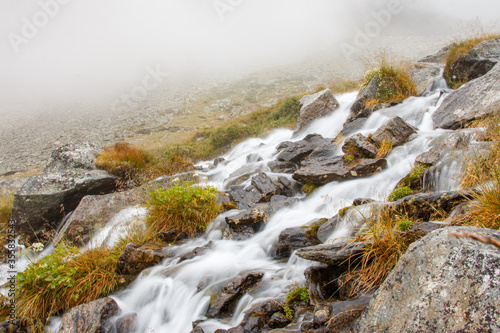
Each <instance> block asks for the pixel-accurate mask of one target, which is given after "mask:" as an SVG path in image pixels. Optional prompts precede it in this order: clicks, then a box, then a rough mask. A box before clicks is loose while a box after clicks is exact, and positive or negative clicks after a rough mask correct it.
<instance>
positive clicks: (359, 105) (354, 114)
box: [348, 75, 379, 122]
mask: <svg viewBox="0 0 500 333" xmlns="http://www.w3.org/2000/svg"><path fill="white" fill-rule="evenodd" d="M378 81H379V77H378V75H375V76H374V77H373V78H372V79H371V80H370V82H369V83H368V85H367V86H366V87H365V88H364V89H363V90H362V91H361V92H360V93H359V94H358V97H357V98H356V100H355V101H354V103H353V104H352V106H351V113H350V114H349V118H348V122H351V121H353V120H355V119H357V118H364V117H367V116H368V115H369V113H367V110H366V109H365V105H366V102H367V101H369V100H375V99H377V98H378Z"/></svg>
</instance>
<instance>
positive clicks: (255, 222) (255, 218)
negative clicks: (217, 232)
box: [226, 204, 269, 231]
mask: <svg viewBox="0 0 500 333" xmlns="http://www.w3.org/2000/svg"><path fill="white" fill-rule="evenodd" d="M268 207H269V204H257V205H256V206H254V207H253V208H251V209H247V210H245V211H243V212H241V213H238V214H236V215H233V216H228V217H226V223H227V224H228V225H229V227H230V228H234V227H240V226H249V227H251V228H252V229H254V230H255V231H257V230H259V229H260V227H261V225H262V224H263V223H264V222H266V221H267V214H266V210H267V209H268Z"/></svg>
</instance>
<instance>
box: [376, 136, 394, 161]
mask: <svg viewBox="0 0 500 333" xmlns="http://www.w3.org/2000/svg"><path fill="white" fill-rule="evenodd" d="M391 150H392V141H391V140H389V139H384V140H382V143H381V144H380V147H378V151H377V155H376V156H375V157H376V158H384V157H386V156H387V154H389V153H390V152H391Z"/></svg>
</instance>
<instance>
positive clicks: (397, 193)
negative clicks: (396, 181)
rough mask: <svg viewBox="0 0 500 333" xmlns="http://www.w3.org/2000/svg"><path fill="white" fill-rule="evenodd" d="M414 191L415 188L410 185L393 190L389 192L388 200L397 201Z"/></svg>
mask: <svg viewBox="0 0 500 333" xmlns="http://www.w3.org/2000/svg"><path fill="white" fill-rule="evenodd" d="M413 193H414V192H413V190H412V189H411V188H409V187H408V186H405V187H401V188H397V189H395V190H394V191H392V192H391V194H389V196H388V197H387V200H389V201H396V200H399V199H401V198H404V197H406V196H407V195H410V194H413Z"/></svg>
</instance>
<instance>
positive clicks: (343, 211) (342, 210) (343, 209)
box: [339, 206, 352, 216]
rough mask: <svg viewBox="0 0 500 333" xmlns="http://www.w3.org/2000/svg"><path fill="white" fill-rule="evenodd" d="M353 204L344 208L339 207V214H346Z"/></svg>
mask: <svg viewBox="0 0 500 333" xmlns="http://www.w3.org/2000/svg"><path fill="white" fill-rule="evenodd" d="M351 207H352V206H347V207H344V208H340V209H339V216H344V215H345V214H346V213H347V211H348V210H349V208H351Z"/></svg>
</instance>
